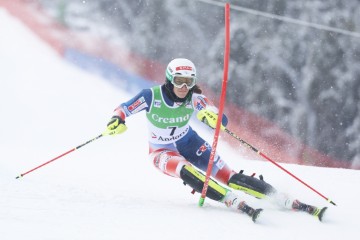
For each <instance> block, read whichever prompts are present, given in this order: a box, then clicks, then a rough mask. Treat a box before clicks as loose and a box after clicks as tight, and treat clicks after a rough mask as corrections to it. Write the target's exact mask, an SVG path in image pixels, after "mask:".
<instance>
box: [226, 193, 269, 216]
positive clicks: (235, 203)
mask: <svg viewBox="0 0 360 240" xmlns="http://www.w3.org/2000/svg"><path fill="white" fill-rule="evenodd" d="M223 202H224V203H225V205H226V206H227V207H232V208H235V209H237V210H239V211H240V212H242V213H245V214H247V215H248V216H249V217H251V219H252V221H253V222H256V220H257V218H258V217H259V216H260V212H261V211H262V209H261V208H258V209H254V208H252V207H250V206H249V205H247V204H246V203H245V201H240V199H239V197H238V196H237V195H236V194H235V193H233V192H231V191H228V192H227V193H226V195H225V197H224V199H223Z"/></svg>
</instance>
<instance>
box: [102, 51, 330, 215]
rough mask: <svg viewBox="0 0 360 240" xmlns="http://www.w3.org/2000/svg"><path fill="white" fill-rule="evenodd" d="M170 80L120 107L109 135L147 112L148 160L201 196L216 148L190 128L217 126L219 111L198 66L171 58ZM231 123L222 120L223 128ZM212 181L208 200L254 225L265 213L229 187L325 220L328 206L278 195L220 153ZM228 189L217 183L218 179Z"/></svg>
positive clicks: (108, 127)
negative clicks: (206, 92) (194, 121)
mask: <svg viewBox="0 0 360 240" xmlns="http://www.w3.org/2000/svg"><path fill="white" fill-rule="evenodd" d="M165 74H166V80H165V83H164V84H163V85H161V86H155V87H152V88H150V89H143V90H142V91H141V92H140V93H138V94H137V95H136V96H135V97H133V98H132V99H130V100H129V101H127V102H125V103H122V104H120V106H118V107H117V108H116V109H115V110H114V113H113V116H112V118H111V119H110V121H109V122H108V124H107V128H106V131H105V134H106V135H116V134H120V133H123V132H124V131H126V129H127V127H126V125H125V119H126V118H127V117H129V116H131V115H133V114H136V113H138V112H140V111H146V117H147V122H148V130H149V134H148V135H149V158H150V160H151V161H152V162H153V164H154V166H155V167H156V168H157V169H159V170H160V171H161V172H163V173H165V174H167V175H170V176H172V177H177V178H181V179H182V181H183V182H184V183H185V184H187V185H189V186H190V187H191V188H193V189H194V190H195V191H197V192H201V191H202V188H203V185H204V180H205V176H204V175H203V174H202V172H201V171H199V170H198V169H200V170H202V171H206V169H207V165H208V162H209V157H210V153H211V146H210V145H209V144H208V143H207V142H206V141H205V140H204V139H202V138H201V137H200V136H199V135H198V134H197V133H196V132H195V131H194V130H193V129H192V128H191V126H190V125H189V120H190V118H191V116H192V115H193V114H194V112H195V113H196V116H197V118H198V119H199V120H200V121H202V122H204V123H205V124H207V125H209V126H210V127H211V128H215V126H216V122H217V113H218V110H217V108H216V107H215V106H214V104H213V103H212V102H211V101H210V100H209V99H208V98H207V97H206V96H205V95H203V94H202V91H201V89H200V88H199V86H198V85H197V77H196V68H195V66H194V64H193V63H192V62H191V61H190V60H188V59H184V58H177V59H174V60H172V61H171V62H170V63H169V64H168V66H167V68H166V71H165ZM227 122H228V119H227V117H226V116H225V115H223V118H222V127H225V126H226V125H227ZM211 176H212V179H210V181H209V187H208V191H207V197H209V198H210V199H213V200H215V201H219V202H222V203H224V204H225V205H226V206H227V207H231V208H233V209H236V210H239V211H240V212H243V213H245V214H247V215H248V216H250V217H251V218H252V220H253V221H254V222H255V221H256V219H257V217H258V216H259V214H260V212H261V211H262V209H254V208H252V207H250V206H249V205H247V204H246V203H245V201H243V200H241V199H240V197H239V196H238V195H237V194H235V193H234V192H232V191H231V190H230V189H228V188H226V187H224V186H223V185H225V186H229V187H230V188H233V189H236V190H241V191H244V192H245V193H247V194H250V195H252V196H254V197H256V198H268V199H271V200H273V201H274V202H276V203H278V204H279V205H281V206H282V207H284V208H287V209H295V210H300V211H305V212H308V213H310V214H312V215H314V216H317V217H318V218H319V219H320V220H321V218H322V214H323V212H324V211H325V209H326V208H323V209H319V208H316V207H313V206H310V205H307V204H303V203H301V202H299V201H298V200H292V199H290V198H289V197H287V196H286V195H285V194H280V193H278V192H277V191H276V190H275V189H274V188H273V187H272V186H271V185H269V184H268V183H266V182H265V181H263V178H262V177H261V179H257V178H255V177H251V176H247V175H245V174H242V172H240V173H237V172H235V171H234V170H232V169H231V168H230V167H229V166H228V165H227V163H226V162H225V161H224V160H223V159H222V158H221V157H220V156H219V155H217V154H215V158H214V165H213V169H212V172H211ZM213 179H215V180H217V181H219V182H220V183H222V184H223V185H220V184H218V183H217V182H216V181H215V180H213Z"/></svg>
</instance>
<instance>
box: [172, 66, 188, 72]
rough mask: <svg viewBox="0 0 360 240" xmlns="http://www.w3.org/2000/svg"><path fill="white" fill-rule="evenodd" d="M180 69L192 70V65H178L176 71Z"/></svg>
mask: <svg viewBox="0 0 360 240" xmlns="http://www.w3.org/2000/svg"><path fill="white" fill-rule="evenodd" d="M180 70H189V71H191V70H192V67H190V66H178V67H176V71H180Z"/></svg>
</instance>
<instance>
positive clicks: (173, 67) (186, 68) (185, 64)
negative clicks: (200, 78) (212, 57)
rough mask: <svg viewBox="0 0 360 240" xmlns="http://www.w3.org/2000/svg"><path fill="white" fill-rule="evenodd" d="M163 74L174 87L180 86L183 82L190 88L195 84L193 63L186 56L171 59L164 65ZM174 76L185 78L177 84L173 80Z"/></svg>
mask: <svg viewBox="0 0 360 240" xmlns="http://www.w3.org/2000/svg"><path fill="white" fill-rule="evenodd" d="M165 74H166V79H167V81H169V82H171V83H172V84H173V85H174V86H176V87H182V86H183V85H184V84H185V85H186V86H187V87H188V88H192V87H194V86H195V84H196V68H195V65H194V63H192V62H191V61H190V60H188V59H186V58H175V59H174V60H172V61H171V62H170V63H169V64H168V66H167V67H166V71H165ZM176 77H183V78H187V80H186V81H184V82H181V83H180V84H179V83H177V82H176V81H174V80H176V79H175V78H176ZM189 80H190V81H189Z"/></svg>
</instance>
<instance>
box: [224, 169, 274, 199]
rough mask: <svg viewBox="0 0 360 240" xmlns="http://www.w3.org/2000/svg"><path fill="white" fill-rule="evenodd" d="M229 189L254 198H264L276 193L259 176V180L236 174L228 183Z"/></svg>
mask: <svg viewBox="0 0 360 240" xmlns="http://www.w3.org/2000/svg"><path fill="white" fill-rule="evenodd" d="M228 185H229V187H231V188H233V189H236V190H240V191H243V192H245V193H247V194H250V195H252V196H254V197H256V198H265V197H266V196H270V195H272V194H273V193H275V192H276V189H275V188H274V187H273V186H271V185H270V184H268V183H266V182H265V181H264V180H263V177H262V176H261V175H260V179H258V178H255V177H253V176H247V175H245V174H242V173H241V172H240V173H236V174H234V175H233V176H232V177H231V178H230V179H229V181H228Z"/></svg>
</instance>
